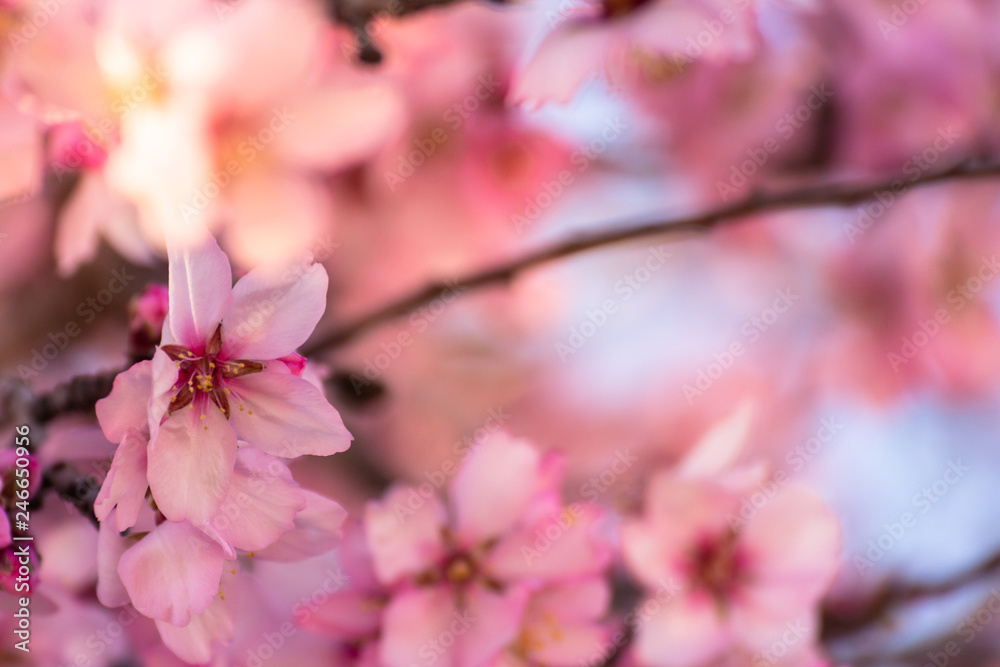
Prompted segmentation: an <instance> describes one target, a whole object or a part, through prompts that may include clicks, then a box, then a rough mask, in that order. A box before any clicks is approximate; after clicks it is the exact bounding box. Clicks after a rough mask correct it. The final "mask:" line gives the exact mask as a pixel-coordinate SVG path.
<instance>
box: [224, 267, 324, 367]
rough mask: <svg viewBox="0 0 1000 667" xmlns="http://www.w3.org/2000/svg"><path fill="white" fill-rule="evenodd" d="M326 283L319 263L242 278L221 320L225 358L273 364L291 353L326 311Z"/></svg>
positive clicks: (234, 288)
mask: <svg viewBox="0 0 1000 667" xmlns="http://www.w3.org/2000/svg"><path fill="white" fill-rule="evenodd" d="M328 283H329V279H328V277H327V274H326V269H325V268H323V265H322V264H312V265H311V266H304V265H299V266H296V267H293V268H290V269H287V270H285V271H280V272H279V271H275V270H270V269H265V268H263V267H261V268H257V269H254V270H252V271H251V272H250V273H248V274H246V275H245V276H243V277H242V278H240V279H239V280H238V281H237V283H236V285H235V286H234V287H233V303H232V306H231V307H230V309H229V312H228V313H226V316H225V317H224V318H223V320H222V334H223V335H222V338H223V348H222V350H223V355H224V356H225V357H226V358H228V359H263V360H271V359H278V358H281V357H284V356H287V355H289V354H291V353H292V352H294V351H295V349H296V348H297V347H298V346H299V345H302V344H303V343H304V342H306V339H307V338H309V334H311V333H312V331H313V329H315V328H316V323H317V322H319V319H320V317H322V316H323V311H324V310H326V290H327V285H328Z"/></svg>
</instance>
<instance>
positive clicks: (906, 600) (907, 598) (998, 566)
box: [822, 553, 1000, 641]
mask: <svg viewBox="0 0 1000 667" xmlns="http://www.w3.org/2000/svg"><path fill="white" fill-rule="evenodd" d="M998 573H1000V553H997V554H994V555H993V556H991V557H990V558H988V559H986V560H984V561H983V562H982V563H980V564H979V565H977V566H976V567H974V568H973V569H971V570H969V571H968V572H965V573H964V574H962V575H960V576H958V577H956V578H954V579H948V580H946V581H940V582H935V583H932V584H912V585H911V584H899V583H890V584H888V585H886V586H884V587H882V589H881V590H879V591H878V592H877V593H876V594H875V595H874V596H872V599H871V600H870V601H869V602H868V604H866V605H865V606H864V607H863V608H861V609H855V610H851V611H849V612H845V611H838V610H835V609H824V611H823V630H822V639H823V640H824V641H829V640H832V639H840V638H842V637H846V636H850V635H852V634H855V633H857V632H860V631H862V630H866V629H868V628H870V627H871V626H873V625H875V624H877V623H878V622H880V621H882V620H884V619H886V618H887V616H888V613H889V612H890V611H892V610H894V609H897V608H899V607H901V606H904V605H907V604H912V603H914V602H919V601H920V600H925V599H928V598H933V597H938V596H941V595H947V594H948V593H953V592H955V591H957V590H959V589H960V588H963V587H965V586H969V585H971V584H974V583H976V582H978V581H981V580H983V579H987V578H989V577H991V576H995V575H996V574H998Z"/></svg>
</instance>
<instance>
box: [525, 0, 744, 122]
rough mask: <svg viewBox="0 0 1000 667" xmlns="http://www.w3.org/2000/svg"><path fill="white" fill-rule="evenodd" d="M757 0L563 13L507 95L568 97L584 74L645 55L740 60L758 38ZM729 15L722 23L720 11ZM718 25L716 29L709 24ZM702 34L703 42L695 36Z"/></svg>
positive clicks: (606, 4)
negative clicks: (714, 33)
mask: <svg viewBox="0 0 1000 667" xmlns="http://www.w3.org/2000/svg"><path fill="white" fill-rule="evenodd" d="M756 4H757V2H756V0H747V1H746V2H742V3H732V2H729V1H728V0H681V1H674V2H671V1H668V0H652V1H650V2H646V1H644V0H639V1H633V0H625V1H619V0H603V1H602V2H600V3H596V2H594V3H591V4H587V5H585V6H584V7H583V9H581V10H578V11H575V12H573V13H572V14H570V15H569V16H567V17H566V18H565V20H564V22H563V23H561V24H560V25H558V26H557V27H556V28H555V29H554V30H553V31H552V32H551V33H549V35H548V36H547V37H546V38H545V40H544V41H543V42H542V44H541V46H539V47H538V51H536V52H535V54H534V56H533V57H532V59H531V61H530V62H529V63H528V65H527V67H526V68H525V69H524V70H523V71H522V72H521V74H520V77H519V78H518V80H517V81H516V82H515V84H514V90H513V93H512V98H513V101H515V102H528V103H533V104H538V103H543V102H548V101H553V102H559V103H565V102H568V101H569V100H570V99H571V98H572V97H573V95H574V93H575V92H576V90H577V89H578V88H579V87H580V85H581V84H582V83H584V82H585V81H586V80H587V79H589V78H590V77H592V76H594V75H599V74H604V75H605V76H608V77H616V78H617V77H620V76H621V75H622V74H626V73H628V72H629V71H630V70H632V69H636V68H637V67H638V66H640V65H641V64H642V63H643V61H644V60H645V59H649V58H656V59H662V60H664V61H668V62H669V63H670V64H671V65H672V66H673V67H674V68H675V69H678V70H683V69H684V68H685V67H686V66H687V65H688V64H689V63H690V62H692V61H693V60H697V59H699V58H702V57H704V58H705V59H708V60H730V59H735V60H745V59H746V58H748V57H749V56H750V55H751V54H752V53H753V52H754V50H755V49H756V46H757V42H758V41H759V39H760V37H759V35H758V32H757V26H756ZM724 12H728V16H729V20H728V21H726V22H725V23H723V21H722V17H723V13H724ZM709 22H714V23H713V24H717V25H718V29H717V33H718V34H716V35H712V34H711V32H710V31H709V30H708V28H707V24H708V23H709ZM702 33H705V34H706V35H707V36H708V39H707V40H706V41H707V45H705V44H701V43H699V42H698V41H696V40H697V39H698V38H700V36H701V34H702Z"/></svg>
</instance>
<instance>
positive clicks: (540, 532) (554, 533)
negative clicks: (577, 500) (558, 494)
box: [486, 504, 610, 581]
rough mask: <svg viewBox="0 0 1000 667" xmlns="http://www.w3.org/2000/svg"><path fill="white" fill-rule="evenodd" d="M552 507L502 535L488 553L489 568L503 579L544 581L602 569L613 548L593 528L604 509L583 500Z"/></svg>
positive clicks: (587, 573) (591, 572)
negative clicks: (534, 519)
mask: <svg viewBox="0 0 1000 667" xmlns="http://www.w3.org/2000/svg"><path fill="white" fill-rule="evenodd" d="M553 509H554V511H552V512H551V513H548V514H547V515H546V516H545V517H544V518H543V519H542V520H540V521H532V522H530V523H529V524H528V525H526V526H524V527H521V528H519V529H517V530H516V531H515V532H514V533H513V534H510V535H508V536H505V537H502V538H501V539H500V542H499V543H498V544H497V546H496V548H495V549H494V550H493V551H492V552H490V554H489V556H488V557H487V565H486V567H487V568H488V569H489V571H490V572H492V573H493V574H494V575H496V576H497V577H499V578H500V579H502V580H504V581H514V580H520V579H528V580H533V581H544V580H547V579H553V578H559V579H565V578H567V577H576V576H580V575H589V574H594V573H596V572H598V571H600V570H601V569H603V568H604V567H605V565H606V564H607V562H608V560H609V556H610V551H609V548H608V547H607V546H606V545H604V544H602V543H601V542H599V541H598V539H597V537H596V535H595V531H594V524H595V523H596V522H597V521H599V520H600V519H601V518H602V513H601V511H600V510H599V509H598V508H597V507H596V506H593V505H580V504H574V505H573V506H570V507H557V508H553Z"/></svg>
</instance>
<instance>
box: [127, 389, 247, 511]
mask: <svg viewBox="0 0 1000 667" xmlns="http://www.w3.org/2000/svg"><path fill="white" fill-rule="evenodd" d="M199 412H201V411H200V410H197V409H188V408H185V409H183V410H180V411H179V412H176V413H174V414H173V415H172V416H170V417H169V418H168V419H167V421H165V422H164V423H163V425H162V426H160V430H159V433H158V434H157V437H156V440H155V441H154V442H153V443H152V444H151V445H150V447H149V452H148V456H149V462H148V465H147V475H146V476H147V477H148V479H149V488H150V489H151V490H152V492H153V499H154V500H155V501H156V506H157V507H158V508H159V509H160V511H161V512H163V515H164V516H165V517H167V518H168V519H170V520H171V521H184V520H189V521H191V522H192V523H195V524H198V525H202V524H205V523H207V522H208V521H209V520H210V519H211V518H212V516H213V515H214V514H215V511H216V510H217V509H218V507H219V504H220V503H221V502H222V499H223V498H225V496H226V491H227V490H228V489H229V484H230V480H231V479H232V476H233V467H234V466H235V465H236V434H235V433H233V429H232V427H231V426H230V425H229V422H228V421H227V420H226V417H225V415H223V414H222V411H221V410H218V409H216V408H215V406H213V405H209V406H206V408H205V414H204V417H205V419H203V420H202V419H199Z"/></svg>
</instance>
